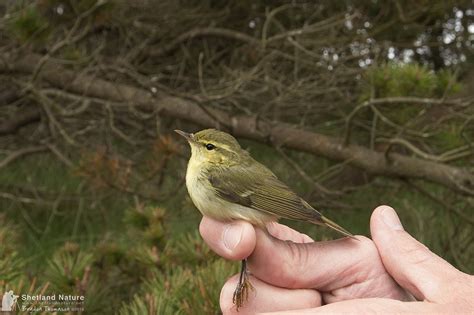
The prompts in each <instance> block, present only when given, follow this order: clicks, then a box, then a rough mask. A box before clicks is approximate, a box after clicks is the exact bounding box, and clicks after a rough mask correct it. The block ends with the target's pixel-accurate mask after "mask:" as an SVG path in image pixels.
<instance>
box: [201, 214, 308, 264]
mask: <svg viewBox="0 0 474 315" xmlns="http://www.w3.org/2000/svg"><path fill="white" fill-rule="evenodd" d="M267 229H268V231H269V232H270V233H271V234H272V235H273V236H275V237H276V238H279V239H282V240H291V241H293V242H297V243H307V242H312V241H313V240H312V239H311V238H310V237H309V236H307V235H305V234H302V233H300V232H297V231H295V230H293V229H291V228H289V227H287V226H285V225H282V224H278V223H276V222H273V223H269V224H268V225H267ZM199 232H200V233H201V236H202V237H203V238H204V241H205V242H206V243H207V244H208V245H209V247H211V249H212V250H213V251H214V252H216V253H217V254H218V255H220V256H222V257H224V258H227V259H231V260H241V259H244V258H246V257H248V256H250V254H251V253H252V252H253V250H254V248H255V242H256V236H255V229H254V227H253V226H252V225H251V224H250V223H248V222H245V221H232V222H221V221H217V220H214V219H211V218H209V217H206V216H204V217H203V218H202V220H201V224H200V225H199Z"/></svg>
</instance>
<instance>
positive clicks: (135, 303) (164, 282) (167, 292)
mask: <svg viewBox="0 0 474 315" xmlns="http://www.w3.org/2000/svg"><path fill="white" fill-rule="evenodd" d="M234 266H235V265H234ZM168 270H169V271H168V273H165V274H163V273H157V274H155V276H154V277H153V278H152V279H150V280H148V281H147V282H146V283H144V284H143V286H142V290H141V291H140V292H139V293H138V294H136V295H135V296H134V298H133V300H132V302H131V303H129V304H123V305H122V308H121V309H120V314H122V315H125V314H128V315H132V314H137V315H138V314H219V312H218V311H217V310H218V306H217V305H216V302H217V301H218V300H219V292H220V287H221V286H222V283H224V281H225V280H226V279H227V278H229V277H230V275H232V274H233V273H235V272H237V269H236V268H235V267H234V268H232V265H231V264H230V263H229V262H225V261H223V260H220V259H218V260H214V261H213V260H210V261H208V262H205V263H202V264H200V265H194V266H193V267H184V268H183V267H177V268H169V269H168Z"/></svg>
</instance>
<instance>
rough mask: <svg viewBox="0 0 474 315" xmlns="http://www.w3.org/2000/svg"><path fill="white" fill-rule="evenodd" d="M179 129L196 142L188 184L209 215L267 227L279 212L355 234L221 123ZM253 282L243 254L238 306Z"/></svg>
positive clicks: (193, 146) (294, 218)
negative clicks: (282, 178)
mask: <svg viewBox="0 0 474 315" xmlns="http://www.w3.org/2000/svg"><path fill="white" fill-rule="evenodd" d="M175 131H176V132H177V133H178V134H180V135H181V136H183V137H184V138H185V139H186V140H187V141H188V142H189V144H190V146H191V158H190V159H189V162H188V169H187V171H186V187H187V188H188V192H189V195H190V196H191V199H192V201H193V203H194V204H195V205H196V207H197V208H198V209H199V211H200V212H201V213H202V214H203V215H206V216H209V217H211V218H214V219H217V220H221V221H229V220H245V221H248V222H250V223H252V224H254V225H256V226H258V227H260V228H263V229H264V230H265V226H266V224H267V223H269V222H273V221H277V220H278V219H279V218H287V219H293V220H302V221H308V222H311V223H314V224H318V225H325V226H328V227H330V228H332V229H334V230H336V231H338V232H340V233H342V234H344V235H345V236H349V237H353V235H352V234H351V233H349V232H348V231H346V230H345V229H344V228H342V227H341V226H339V225H337V224H336V223H334V222H333V221H331V220H329V219H328V218H326V217H324V216H323V215H322V214H321V213H319V212H318V211H317V210H316V209H314V208H313V207H311V205H309V204H308V203H307V202H306V201H304V200H303V199H302V198H300V197H299V196H298V195H296V194H295V193H294V192H293V191H292V190H291V189H290V188H288V187H287V186H286V185H285V184H284V183H282V182H281V181H279V180H278V178H277V177H276V176H275V174H273V173H272V171H270V170H269V169H268V168H266V167H265V166H264V165H262V164H260V163H259V162H257V161H255V160H254V159H253V158H252V157H251V156H250V154H249V153H248V152H247V151H246V150H244V149H242V148H241V147H240V145H239V143H238V142H237V140H236V139H235V138H234V137H232V136H231V135H229V134H228V133H225V132H223V131H219V130H215V129H205V130H201V131H199V132H197V133H195V134H192V133H187V132H184V131H181V130H175ZM251 288H252V286H251V284H250V282H249V280H248V271H247V266H246V260H243V261H242V269H241V272H240V279H239V283H238V285H237V288H236V290H235V292H234V298H233V302H234V304H235V305H236V306H237V309H238V308H239V307H241V306H242V305H243V303H244V301H245V300H246V299H247V297H248V290H249V289H251Z"/></svg>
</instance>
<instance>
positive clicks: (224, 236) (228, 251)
mask: <svg viewBox="0 0 474 315" xmlns="http://www.w3.org/2000/svg"><path fill="white" fill-rule="evenodd" d="M199 232H200V233H201V236H202V238H203V239H204V241H205V242H206V243H207V244H208V245H209V247H211V249H212V250H213V251H214V252H216V254H218V255H219V256H222V257H224V258H227V259H230V260H242V259H245V258H247V257H248V256H249V255H250V254H251V253H252V252H253V250H254V248H255V242H256V236H255V229H254V227H253V226H252V224H250V223H248V222H245V221H233V222H230V223H229V222H226V223H224V222H221V221H217V220H214V219H211V218H209V217H206V216H204V217H203V218H202V220H201V224H200V225H199Z"/></svg>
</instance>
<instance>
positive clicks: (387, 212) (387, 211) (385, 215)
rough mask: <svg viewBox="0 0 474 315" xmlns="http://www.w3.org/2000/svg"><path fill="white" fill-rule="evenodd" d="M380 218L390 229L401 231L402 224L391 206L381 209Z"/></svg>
mask: <svg viewBox="0 0 474 315" xmlns="http://www.w3.org/2000/svg"><path fill="white" fill-rule="evenodd" d="M382 220H383V222H384V223H385V224H386V225H387V226H388V227H389V228H391V229H392V230H395V231H403V225H402V223H401V222H400V219H399V218H398V216H397V213H396V212H395V210H393V209H392V208H390V207H385V208H384V209H383V210H382Z"/></svg>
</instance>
